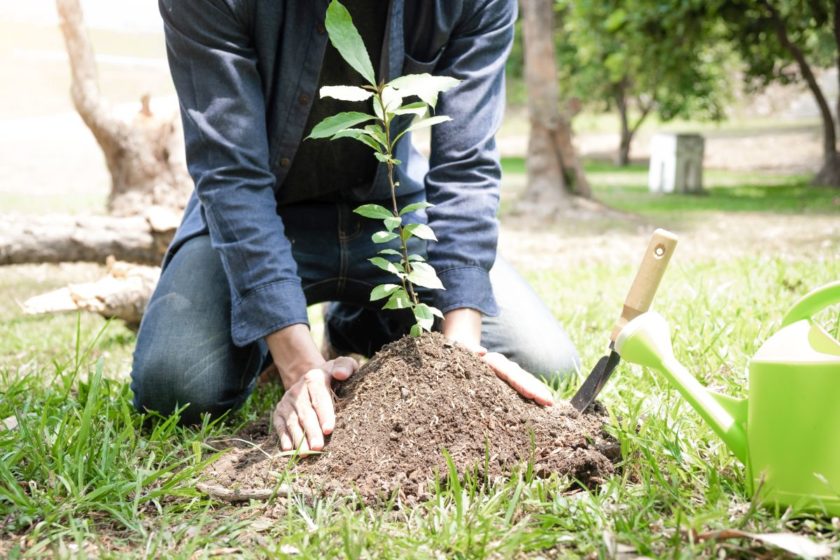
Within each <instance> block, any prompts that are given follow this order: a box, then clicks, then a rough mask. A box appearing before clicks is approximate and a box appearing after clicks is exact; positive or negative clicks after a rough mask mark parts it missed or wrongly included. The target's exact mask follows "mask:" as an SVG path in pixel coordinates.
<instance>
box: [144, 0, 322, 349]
mask: <svg viewBox="0 0 840 560" xmlns="http://www.w3.org/2000/svg"><path fill="white" fill-rule="evenodd" d="M159 6H160V11H161V14H162V16H163V20H164V30H165V36H166V46H167V54H168V58H169V64H170V68H171V71H172V78H173V81H174V83H175V88H176V90H177V92H178V98H179V102H180V107H181V115H182V118H183V122H184V134H185V139H186V149H187V163H188V166H189V171H190V174H191V176H192V178H193V180H194V181H195V188H196V194H197V196H198V199H199V202H200V204H201V211H202V216H203V218H204V220H205V222H206V224H207V228H208V230H209V232H210V239H211V243H212V245H213V247H214V249H215V250H216V251H218V253H219V255H220V257H221V260H222V264H223V266H224V269H225V272H226V274H227V278H228V281H229V283H230V290H231V302H232V306H231V336H232V338H233V341H234V343H235V344H237V345H240V346H244V345H246V344H249V343H251V342H254V341H256V340H257V339H259V338H261V337H263V336H265V335H267V334H269V333H271V332H273V331H275V330H278V329H280V328H283V327H286V326H289V325H292V324H295V323H307V315H306V298H305V297H304V294H303V290H302V287H301V282H300V278H299V277H298V274H297V266H296V264H295V261H294V258H293V257H292V251H291V244H290V243H289V241H288V239H287V238H286V236H285V234H284V230H283V223H282V220H281V219H280V217H279V216H278V215H277V212H276V201H275V195H274V185H275V177H274V175H273V174H272V172H271V169H270V166H269V146H268V135H267V130H266V114H265V99H264V97H263V92H262V85H261V84H262V82H261V78H260V74H259V71H258V68H257V62H256V56H255V53H254V52H253V47H252V42H251V41H250V39H249V34H248V25H249V24H248V21H249V19H248V13H247V10H248V6H249V4H247V3H243V4H241V5H240V4H238V3H235V2H232V1H224V0H203V1H198V0H160V2H159Z"/></svg>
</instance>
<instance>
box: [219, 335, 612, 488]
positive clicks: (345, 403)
mask: <svg viewBox="0 0 840 560" xmlns="http://www.w3.org/2000/svg"><path fill="white" fill-rule="evenodd" d="M335 393H336V415H337V417H336V427H335V431H334V433H333V435H332V436H330V438H328V440H327V443H326V446H325V449H324V452H323V453H322V454H319V455H313V456H309V457H304V458H298V459H296V462H294V464H290V463H289V461H290V459H289V457H288V456H281V455H279V439H278V437H277V436H276V435H275V434H274V432H273V429H272V428H271V427H270V425H269V422H268V420H267V419H266V420H264V421H261V422H259V423H256V424H254V425H251V426H249V427H248V428H246V429H245V431H244V432H243V433H241V434H239V436H238V437H239V438H240V439H242V440H247V442H249V443H242V442H238V443H237V444H236V446H235V447H234V448H233V449H231V450H230V451H229V452H228V453H226V454H225V455H224V456H223V457H222V458H221V459H219V460H218V461H216V462H215V463H214V464H213V465H211V466H210V467H209V468H208V471H207V473H206V474H207V475H208V478H209V482H210V483H212V484H216V485H218V486H221V487H224V488H228V489H234V490H237V491H238V490H247V489H253V488H272V487H276V486H277V485H278V480H279V478H280V477H281V476H282V475H283V473H284V472H286V470H287V469H289V470H290V471H291V473H292V474H293V475H297V476H292V478H291V479H287V481H291V482H292V485H293V487H295V488H301V489H303V488H304V487H310V488H312V489H314V490H315V491H319V492H325V493H332V492H337V493H340V494H353V493H358V494H359V495H361V497H363V498H364V499H365V500H366V501H368V502H372V501H377V500H379V499H387V498H388V497H389V496H390V495H392V494H393V492H394V491H396V490H399V496H400V498H401V499H402V500H404V501H407V502H409V503H411V502H415V501H417V500H422V499H424V498H425V497H427V496H428V495H429V491H430V483H431V482H433V481H434V480H435V478H436V477H440V478H445V477H446V474H447V472H448V468H447V462H446V458H445V456H444V455H443V453H442V451H443V450H446V452H447V453H448V454H449V455H450V456H451V458H452V461H453V463H454V465H455V466H456V468H457V470H458V472H459V473H461V474H463V473H465V472H474V473H477V474H478V475H479V476H480V477H481V478H482V479H489V480H496V479H499V478H503V477H506V476H510V474H511V472H512V470H513V469H514V468H516V467H517V466H520V465H523V464H526V463H531V464H532V465H533V472H534V473H535V475H536V476H537V477H547V476H549V475H551V474H552V473H556V474H558V475H561V476H568V477H571V478H573V479H574V480H576V481H578V482H579V483H580V484H584V485H587V486H594V485H597V484H599V483H600V482H602V481H603V480H604V478H605V477H607V476H609V475H610V474H611V473H613V472H614V462H615V461H617V459H618V455H619V447H618V444H617V443H616V442H615V440H614V439H612V438H611V437H610V436H609V435H607V434H606V433H605V432H604V422H605V419H606V416H605V414H604V411H603V409H601V408H600V407H598V406H597V405H596V406H594V407H590V411H587V413H586V414H580V413H578V412H577V411H576V410H574V408H572V407H571V406H570V405H569V404H568V403H566V402H563V401H560V402H556V403H555V404H554V406H551V407H541V406H539V405H536V404H534V403H533V402H531V401H528V400H526V399H524V398H522V397H520V396H519V395H518V394H516V393H515V392H514V391H513V390H512V389H511V388H510V387H509V386H508V385H507V384H506V383H505V382H503V381H502V380H500V379H499V378H498V377H496V375H495V374H494V373H493V372H492V371H491V370H490V368H489V367H487V366H486V365H485V364H484V363H483V362H482V361H481V360H480V359H479V358H478V357H477V356H475V355H474V354H472V353H471V352H469V351H467V350H465V349H463V348H461V347H460V346H458V345H456V344H454V343H452V342H450V341H448V340H446V339H445V338H443V336H441V335H439V334H431V335H424V336H423V337H420V338H411V337H406V338H403V339H401V340H398V341H396V342H394V343H392V344H389V345H387V346H385V347H384V348H383V349H382V350H381V351H380V352H379V353H377V354H376V355H375V356H374V357H373V358H372V359H371V360H370V361H368V362H367V363H366V364H365V365H364V366H363V367H362V368H360V369H359V371H358V372H356V374H355V375H354V376H353V377H351V378H350V379H349V380H347V381H346V382H343V383H341V384H338V385H337V386H336V388H335ZM593 409H594V410H593Z"/></svg>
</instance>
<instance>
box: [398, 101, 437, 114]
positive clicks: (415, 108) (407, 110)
mask: <svg viewBox="0 0 840 560" xmlns="http://www.w3.org/2000/svg"><path fill="white" fill-rule="evenodd" d="M428 111H429V106H428V105H426V104H425V103H424V102H422V101H417V102H415V103H409V104H408V105H403V106H402V107H400V108H398V109H394V114H395V115H414V116H416V117H422V116H423V115H425V114H426V113H427V112H428Z"/></svg>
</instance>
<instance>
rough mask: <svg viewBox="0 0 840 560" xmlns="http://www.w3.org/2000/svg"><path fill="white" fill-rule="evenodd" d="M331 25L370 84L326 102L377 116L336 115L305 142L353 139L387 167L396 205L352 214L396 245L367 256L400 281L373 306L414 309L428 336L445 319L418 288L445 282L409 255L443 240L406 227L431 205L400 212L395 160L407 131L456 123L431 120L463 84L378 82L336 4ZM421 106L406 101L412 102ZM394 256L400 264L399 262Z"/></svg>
mask: <svg viewBox="0 0 840 560" xmlns="http://www.w3.org/2000/svg"><path fill="white" fill-rule="evenodd" d="M325 25H326V28H327V33H328V35H329V39H330V42H331V43H332V45H333V46H334V47H335V49H336V50H337V51H338V53H339V54H340V55H341V57H342V58H343V59H344V61H345V62H347V63H348V64H349V65H350V66H351V67H352V68H353V69H354V70H356V71H357V72H358V73H359V74H360V75H361V76H362V78H363V79H364V80H365V82H366V84H365V85H363V86H361V87H359V86H341V85H337V86H324V87H322V88H321V90H320V95H321V97H332V98H334V99H338V100H342V101H367V100H370V101H371V108H372V113H373V114H369V113H362V112H357V111H347V112H343V113H338V114H336V115H333V116H330V117H327V118H325V119H324V120H322V121H321V122H320V123H318V124H317V125H316V126H315V127H314V128H313V129H312V132H311V133H310V134H309V136H308V137H307V138H313V139H319V138H328V139H330V140H336V139H339V138H352V139H353V140H357V141H359V142H361V143H363V144H364V145H366V146H368V147H369V148H370V149H371V150H372V151H373V155H374V157H375V158H376V159H377V160H379V161H380V162H381V163H382V164H384V165H385V166H386V167H387V172H388V173H387V175H388V183H389V185H390V187H391V208H386V207H385V206H382V205H379V204H363V205H361V206H359V207H358V208H356V209H355V210H354V212H356V213H357V214H359V215H361V216H364V217H366V218H371V219H375V220H382V224H383V227H384V229H382V230H380V231H377V232H376V233H374V234H373V242H374V243H377V244H391V245H393V242H394V241H398V245H396V246H390V247H385V248H383V249H381V250H379V251H378V254H377V255H376V256H374V257H371V258H370V259H368V260H369V261H370V262H371V263H372V264H374V265H375V266H377V267H379V268H381V269H382V270H384V271H386V272H390V273H392V274H393V275H394V276H395V277H396V280H397V281H398V282H395V283H388V284H380V285H378V286H375V287H374V288H373V290H372V291H371V293H370V301H379V300H383V299H384V300H386V301H385V304H384V305H383V309H411V311H412V313H413V314H414V319H415V324H414V325H413V326H412V327H411V334H412V335H413V336H419V335H420V334H421V333H422V332H423V331H430V330H431V329H432V325H433V324H434V318H435V317H436V316H437V317H441V318H442V317H443V315H442V313H441V312H440V310H438V309H436V308H435V307H432V306H431V305H428V304H426V303H423V302H421V301H420V298H419V297H418V295H417V290H416V287H417V286H421V287H423V288H428V289H432V290H443V289H444V287H443V284H441V282H440V280H439V279H438V277H437V273H436V272H435V269H434V268H433V267H432V266H431V265H430V264H429V263H427V262H426V260H425V259H424V258H423V256H422V255H418V254H416V253H410V252H409V248H408V240H409V239H410V238H411V237H417V238H419V239H422V240H425V241H437V238H436V237H435V234H434V231H432V228H430V227H429V226H428V225H426V224H422V223H403V218H404V217H405V216H406V214H409V213H411V212H416V211H418V210H422V209H425V208H429V207H430V206H432V205H431V204H429V203H428V202H416V203H413V204H408V205H406V206H405V207H403V208H399V207H398V203H397V189H398V187H399V182H398V181H396V180H395V179H394V172H395V169H396V167H397V166H399V165H400V163H401V162H400V161H399V160H398V159H396V158H395V157H394V152H395V149H396V146H397V143H398V142H399V141H400V140H401V139H402V138H403V137H404V136H405V135H406V134H408V133H409V132H412V131H415V130H419V129H422V128H428V127H431V126H434V125H436V124H440V123H442V122H446V121H448V120H451V119H450V118H449V117H447V116H443V115H432V111H433V110H434V108H435V105H436V104H437V99H438V94H440V93H441V92H444V91H447V90H449V89H450V88H452V87H454V86H455V85H457V84H458V83H459V80H457V79H455V78H450V77H446V76H432V75H429V74H410V75H406V76H401V77H399V78H396V79H394V80H391V81H390V82H387V83H383V82H379V83H377V82H376V79H375V75H374V71H373V65H372V64H371V61H370V57H369V56H368V53H367V50H366V49H365V45H364V42H363V41H362V37H361V35H360V34H359V32H358V31H357V30H356V27H355V26H354V24H353V20H352V18H351V17H350V13H349V12H348V11H347V9H346V8H345V7H344V6H343V5H342V4H341V3H340V2H339V1H338V0H332V1H331V2H330V5H329V7H328V8H327V16H326V21H325ZM410 98H417V99H418V100H417V101H410V102H406V99H410ZM408 117H413V118H414V120H413V121H412V122H411V123H410V124H409V125H408V126H407V127H406V128H404V129H403V130H401V131H399V132H398V131H397V130H399V129H398V127H397V126H396V125H397V123H398V122H399V121H400V119H404V118H408ZM394 257H396V259H394Z"/></svg>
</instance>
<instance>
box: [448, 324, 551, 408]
mask: <svg viewBox="0 0 840 560" xmlns="http://www.w3.org/2000/svg"><path fill="white" fill-rule="evenodd" d="M443 334H444V336H446V337H447V338H448V339H450V340H452V341H454V342H457V343H458V344H460V345H461V346H463V347H465V348H466V349H467V350H469V351H470V352H475V353H476V354H478V356H479V357H480V358H481V361H483V362H484V363H485V364H487V365H488V366H490V369H492V370H493V372H494V373H495V374H496V375H497V376H498V377H499V379H501V380H502V381H504V382H505V383H507V384H508V385H510V386H511V387H512V388H513V389H514V390H515V391H516V392H517V393H519V394H520V395H522V396H523V397H525V398H526V399H531V400H533V401H534V402H536V403H537V404H541V405H543V406H551V405H553V404H554V397H553V396H552V394H551V390H550V389H549V388H548V386H547V385H546V384H545V383H543V382H542V381H540V380H539V379H537V378H536V377H534V376H533V375H531V374H530V373H528V372H527V371H525V370H524V369H522V368H521V367H520V366H519V364H517V363H516V362H512V361H511V360H509V359H507V358H506V357H505V356H503V355H502V354H499V353H498V352H488V351H487V349H486V348H484V347H482V346H481V345H480V344H479V343H478V341H479V339H480V338H481V314H480V313H479V312H478V311H475V310H473V309H455V310H453V311H450V312H448V313H447V314H446V316H445V320H444V322H443Z"/></svg>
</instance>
